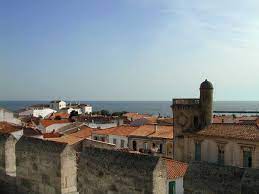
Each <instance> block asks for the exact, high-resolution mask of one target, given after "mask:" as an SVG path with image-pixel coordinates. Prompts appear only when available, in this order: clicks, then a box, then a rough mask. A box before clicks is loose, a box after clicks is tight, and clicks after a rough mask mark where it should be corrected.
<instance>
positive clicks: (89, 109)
mask: <svg viewBox="0 0 259 194" xmlns="http://www.w3.org/2000/svg"><path fill="white" fill-rule="evenodd" d="M92 111H93V108H92V107H91V106H84V107H82V113H84V114H90V113H92Z"/></svg>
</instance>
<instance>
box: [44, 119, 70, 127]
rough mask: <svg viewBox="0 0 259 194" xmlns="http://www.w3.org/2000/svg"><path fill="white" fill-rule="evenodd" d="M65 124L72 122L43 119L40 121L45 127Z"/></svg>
mask: <svg viewBox="0 0 259 194" xmlns="http://www.w3.org/2000/svg"><path fill="white" fill-rule="evenodd" d="M64 123H70V121H69V120H68V119H63V120H51V119H42V120H41V121H40V124H41V125H42V126H44V127H48V126H50V125H54V124H64Z"/></svg>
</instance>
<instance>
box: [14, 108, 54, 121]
mask: <svg viewBox="0 0 259 194" xmlns="http://www.w3.org/2000/svg"><path fill="white" fill-rule="evenodd" d="M55 112H57V111H55V110H53V109H51V108H49V107H48V106H40V105H34V106H31V107H29V108H26V109H25V110H23V111H21V112H20V113H19V116H20V117H27V116H32V117H42V118H45V117H46V116H48V115H50V114H52V113H55Z"/></svg>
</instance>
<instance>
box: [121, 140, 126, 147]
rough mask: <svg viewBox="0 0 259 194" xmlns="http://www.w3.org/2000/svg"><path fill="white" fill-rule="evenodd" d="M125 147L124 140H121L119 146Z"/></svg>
mask: <svg viewBox="0 0 259 194" xmlns="http://www.w3.org/2000/svg"><path fill="white" fill-rule="evenodd" d="M124 147H125V140H123V139H122V140H121V148H124Z"/></svg>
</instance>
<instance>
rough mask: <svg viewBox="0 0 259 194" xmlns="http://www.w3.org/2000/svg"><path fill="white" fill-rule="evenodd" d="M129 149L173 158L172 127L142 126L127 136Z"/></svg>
mask: <svg viewBox="0 0 259 194" xmlns="http://www.w3.org/2000/svg"><path fill="white" fill-rule="evenodd" d="M129 148H130V150H133V151H140V152H143V153H147V154H152V155H156V156H162V157H167V158H173V126H160V125H157V124H155V125H143V126H140V127H138V128H137V129H136V130H135V131H134V132H132V133H131V134H130V135H129Z"/></svg>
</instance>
